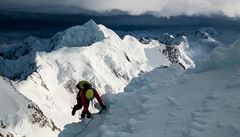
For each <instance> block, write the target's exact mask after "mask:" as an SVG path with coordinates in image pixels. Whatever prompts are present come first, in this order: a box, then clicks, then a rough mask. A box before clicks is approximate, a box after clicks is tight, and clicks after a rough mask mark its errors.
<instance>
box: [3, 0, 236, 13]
mask: <svg viewBox="0 0 240 137" xmlns="http://www.w3.org/2000/svg"><path fill="white" fill-rule="evenodd" d="M1 3H2V4H1V5H2V8H5V9H6V8H11V7H14V8H15V9H17V8H21V6H22V7H31V6H43V7H44V6H49V5H50V6H51V5H52V6H54V5H55V6H65V7H68V6H77V7H79V8H84V9H88V10H95V11H97V12H104V11H109V10H112V9H119V10H123V11H127V12H129V13H130V14H132V15H139V14H143V13H145V12H148V13H151V14H154V15H155V16H159V17H161V16H167V17H169V16H177V15H189V16H191V15H211V14H214V13H222V14H224V15H226V16H229V17H240V8H239V7H240V0H2V2H1ZM63 11H64V9H63Z"/></svg>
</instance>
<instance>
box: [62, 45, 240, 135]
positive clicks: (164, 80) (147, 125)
mask: <svg viewBox="0 0 240 137" xmlns="http://www.w3.org/2000/svg"><path fill="white" fill-rule="evenodd" d="M239 49H240V43H239V41H237V42H235V43H234V44H233V45H231V46H230V47H229V48H222V47H219V48H217V49H215V50H214V51H213V53H212V54H211V56H210V57H209V58H208V59H207V60H205V61H204V62H200V63H199V64H197V66H200V68H201V66H202V65H203V66H205V64H211V63H212V62H218V61H220V60H222V61H223V62H222V64H223V65H224V67H222V66H219V65H218V64H215V65H216V67H214V68H212V67H210V68H208V69H207V68H204V69H199V70H196V71H191V70H190V71H184V70H182V69H181V68H180V67H179V66H176V65H174V66H172V67H169V68H161V67H160V68H157V69H155V70H153V71H151V72H149V73H147V74H143V73H142V74H140V75H139V76H138V77H137V78H134V79H133V80H132V81H131V83H130V84H129V85H128V86H127V87H126V88H125V89H124V90H125V92H123V93H120V94H117V95H114V94H106V95H104V100H105V102H107V103H108V104H109V105H110V108H109V111H108V112H107V113H106V114H105V115H97V116H95V118H94V120H93V122H91V123H89V124H87V121H85V122H86V123H84V122H79V123H70V124H67V125H66V126H65V129H64V130H63V131H62V132H61V133H60V134H59V137H67V136H73V135H75V137H83V136H87V137H149V136H151V137H239V136H240V120H239V117H240V92H239V89H240V64H239V59H240V58H239V51H240V50H239ZM216 53H218V54H217V55H218V56H216ZM229 56H230V57H229ZM222 57H224V58H222ZM226 57H227V58H226ZM223 59H227V60H229V59H231V60H230V62H231V63H229V62H227V61H226V62H225V60H223ZM82 129H84V130H83V131H82ZM79 131H81V133H79V134H78V132H79Z"/></svg>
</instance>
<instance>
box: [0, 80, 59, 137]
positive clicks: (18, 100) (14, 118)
mask: <svg viewBox="0 0 240 137" xmlns="http://www.w3.org/2000/svg"><path fill="white" fill-rule="evenodd" d="M0 87H1V90H0V94H1V96H0V109H1V111H0V136H16V137H22V136H33V135H36V134H38V133H39V134H41V133H47V134H46V135H49V136H54V135H56V134H57V133H58V132H57V130H58V129H57V127H55V125H54V123H53V122H52V121H51V120H49V119H48V118H46V116H44V115H43V113H42V111H41V110H40V109H39V108H38V106H37V105H35V104H34V103H33V102H31V101H30V100H28V99H27V98H25V97H24V96H23V95H22V94H20V93H19V92H18V91H16V89H15V88H14V87H13V86H12V85H11V84H10V82H8V81H6V80H5V79H3V78H2V77H0Z"/></svg>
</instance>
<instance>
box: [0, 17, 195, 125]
mask: <svg viewBox="0 0 240 137" xmlns="http://www.w3.org/2000/svg"><path fill="white" fill-rule="evenodd" d="M45 46H46V49H44V50H33V51H34V52H31V53H29V54H28V55H24V56H19V57H18V58H17V59H16V60H15V61H14V60H7V59H1V60H0V65H1V66H3V67H4V69H2V70H1V71H2V72H1V73H3V74H6V76H9V75H13V76H12V77H15V75H14V74H17V79H18V78H19V77H20V78H21V79H20V80H22V79H24V78H26V80H23V81H17V82H15V83H14V85H15V86H16V88H17V89H18V90H19V91H20V93H22V94H23V95H24V96H26V97H27V98H29V99H30V100H32V101H33V102H34V103H36V104H38V106H39V108H40V109H41V110H42V112H43V113H44V115H46V116H47V117H48V118H49V119H52V120H53V122H54V123H55V124H56V126H57V127H59V128H60V129H62V128H63V126H64V125H65V124H66V123H70V122H72V121H76V120H78V114H76V115H75V117H72V116H71V107H72V106H73V105H74V104H75V103H76V99H75V98H76V93H77V90H76V89H75V85H76V84H77V82H79V81H80V80H89V81H90V82H92V83H94V86H95V87H96V88H97V90H98V91H99V93H100V94H105V93H109V92H110V93H120V92H123V88H124V87H125V86H126V85H127V84H128V83H129V82H130V81H131V79H132V78H133V77H136V76H137V75H138V73H140V72H148V71H151V70H153V69H154V68H156V67H159V66H170V65H171V64H172V63H181V64H182V66H184V67H185V68H189V67H193V65H192V66H191V65H189V62H191V63H193V62H192V60H191V59H190V58H187V55H185V54H183V53H181V52H185V51H184V50H185V48H182V50H179V49H180V48H179V49H178V52H179V54H178V55H177V56H176V57H177V58H178V59H177V61H176V62H172V61H171V60H170V59H169V57H168V56H167V55H165V54H164V53H163V51H164V50H165V49H166V46H165V45H163V44H160V43H159V42H158V41H154V40H153V41H150V43H148V44H141V43H140V42H139V41H138V40H137V39H136V38H134V37H132V36H125V37H124V38H123V39H121V38H119V36H118V35H117V34H116V33H115V32H113V31H112V30H110V29H108V28H106V27H105V26H103V25H96V23H94V22H93V21H89V22H87V23H86V24H84V25H83V26H75V27H71V28H69V29H66V30H65V31H63V32H59V33H58V34H56V35H55V36H54V37H53V38H52V39H51V40H50V42H49V43H48V44H47V45H45ZM45 46H42V47H45ZM45 51H46V52H45ZM35 52H36V53H35ZM183 62H185V64H184V63H183ZM6 66H8V67H9V68H10V69H7V68H6ZM15 66H17V67H18V68H19V69H16V73H11V72H15V70H14V68H15ZM21 72H23V73H21ZM25 72H26V73H25ZM26 76H28V77H26ZM90 111H91V112H95V111H96V110H95V109H90Z"/></svg>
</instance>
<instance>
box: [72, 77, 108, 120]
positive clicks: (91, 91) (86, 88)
mask: <svg viewBox="0 0 240 137" xmlns="http://www.w3.org/2000/svg"><path fill="white" fill-rule="evenodd" d="M76 87H77V88H78V90H79V92H78V94H77V98H76V99H77V104H76V105H75V106H74V107H73V110H72V115H73V116H74V115H75V113H76V111H77V110H79V109H81V108H82V106H83V111H82V114H81V118H85V116H86V115H87V118H91V117H92V114H91V113H90V112H89V111H88V106H89V103H90V101H91V100H93V99H94V98H96V99H97V101H98V102H99V104H100V106H101V107H102V109H103V110H106V106H105V105H104V104H103V102H102V99H101V97H100V96H99V94H98V93H97V91H96V89H95V88H92V84H91V83H90V82H88V81H85V80H83V81H80V82H79V83H78V84H77V85H76Z"/></svg>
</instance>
